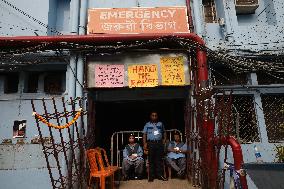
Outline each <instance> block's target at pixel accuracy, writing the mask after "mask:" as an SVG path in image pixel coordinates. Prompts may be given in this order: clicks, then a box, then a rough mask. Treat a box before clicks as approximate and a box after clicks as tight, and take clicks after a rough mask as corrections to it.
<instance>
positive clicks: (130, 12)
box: [87, 7, 189, 34]
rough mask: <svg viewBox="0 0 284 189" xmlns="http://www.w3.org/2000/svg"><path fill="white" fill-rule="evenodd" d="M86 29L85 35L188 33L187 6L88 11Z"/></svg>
mask: <svg viewBox="0 0 284 189" xmlns="http://www.w3.org/2000/svg"><path fill="white" fill-rule="evenodd" d="M87 30H88V34H96V33H109V34H111V33H112V34H114V33H115V34H117V33H188V32H189V28H188V23H187V11H186V7H155V8H109V9H106V8H96V9H90V10H89V16H88V29H87Z"/></svg>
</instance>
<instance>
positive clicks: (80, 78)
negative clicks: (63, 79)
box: [76, 0, 88, 137]
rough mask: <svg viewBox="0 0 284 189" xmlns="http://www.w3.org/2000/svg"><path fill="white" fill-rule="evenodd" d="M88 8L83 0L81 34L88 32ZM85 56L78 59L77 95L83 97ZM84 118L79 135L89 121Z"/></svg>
mask: <svg viewBox="0 0 284 189" xmlns="http://www.w3.org/2000/svg"><path fill="white" fill-rule="evenodd" d="M87 10H88V1H87V0H81V6H80V21H79V35H85V32H86V20H87ZM84 64H85V62H84V56H83V55H82V54H81V53H80V54H79V55H78V61H77V81H76V97H78V98H83V97H84ZM84 102H85V101H84V100H82V108H83V110H85V109H86V106H85V103H84ZM77 107H79V105H77ZM82 119H84V116H82V117H81V118H79V119H78V130H79V135H80V137H82V135H83V128H82V127H83V124H82V121H84V123H87V122H86V121H87V120H82Z"/></svg>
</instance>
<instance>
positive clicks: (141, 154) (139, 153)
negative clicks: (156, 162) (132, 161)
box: [137, 146, 143, 157]
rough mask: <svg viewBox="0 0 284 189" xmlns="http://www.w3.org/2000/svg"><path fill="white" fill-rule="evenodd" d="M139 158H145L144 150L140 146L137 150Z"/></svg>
mask: <svg viewBox="0 0 284 189" xmlns="http://www.w3.org/2000/svg"><path fill="white" fill-rule="evenodd" d="M137 156H138V157H142V156H143V150H142V148H141V146H139V148H138V150H137Z"/></svg>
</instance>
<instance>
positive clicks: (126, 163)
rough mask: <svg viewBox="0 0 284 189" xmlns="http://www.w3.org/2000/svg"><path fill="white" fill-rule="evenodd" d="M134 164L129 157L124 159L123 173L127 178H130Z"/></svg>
mask: <svg viewBox="0 0 284 189" xmlns="http://www.w3.org/2000/svg"><path fill="white" fill-rule="evenodd" d="M132 164H133V163H132V162H131V161H128V160H127V159H124V160H123V161H122V175H123V177H124V178H125V179H126V180H127V179H129V170H130V168H131V166H132Z"/></svg>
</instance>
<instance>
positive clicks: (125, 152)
mask: <svg viewBox="0 0 284 189" xmlns="http://www.w3.org/2000/svg"><path fill="white" fill-rule="evenodd" d="M127 157H128V152H127V150H126V148H124V150H123V159H125V158H127Z"/></svg>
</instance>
